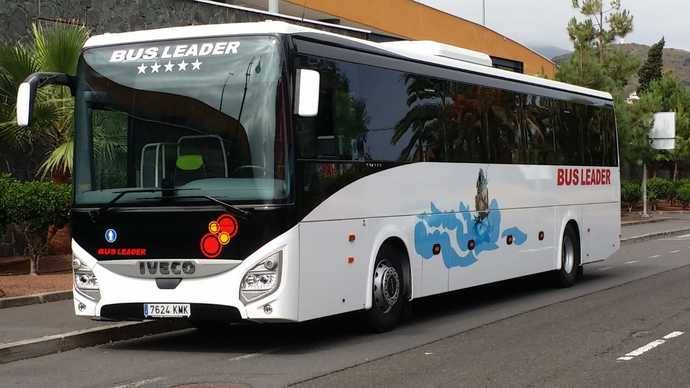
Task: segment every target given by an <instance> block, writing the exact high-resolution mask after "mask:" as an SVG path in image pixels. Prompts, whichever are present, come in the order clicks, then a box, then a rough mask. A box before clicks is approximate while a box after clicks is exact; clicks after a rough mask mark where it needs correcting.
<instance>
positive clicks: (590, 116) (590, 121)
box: [580, 106, 604, 166]
mask: <svg viewBox="0 0 690 388" xmlns="http://www.w3.org/2000/svg"><path fill="white" fill-rule="evenodd" d="M580 109H581V110H582V111H583V112H585V113H584V115H586V116H585V117H586V120H585V122H584V126H583V130H584V139H583V140H584V149H583V151H584V164H585V165H590V166H601V165H603V156H604V155H603V153H604V152H603V146H604V138H603V136H602V135H603V134H602V130H603V127H602V111H601V108H599V107H596V106H580Z"/></svg>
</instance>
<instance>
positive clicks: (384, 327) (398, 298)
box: [365, 256, 406, 333]
mask: <svg viewBox="0 0 690 388" xmlns="http://www.w3.org/2000/svg"><path fill="white" fill-rule="evenodd" d="M405 295H406V293H405V288H404V283H403V276H402V268H401V266H400V263H399V262H398V261H396V260H390V259H389V258H386V257H381V256H380V257H378V258H376V263H375V264H374V276H373V279H372V305H371V309H369V310H366V311H365V319H366V322H367V325H368V326H369V328H370V329H371V330H372V331H374V332H377V333H382V332H386V331H389V330H391V329H393V328H394V327H395V326H396V325H397V324H398V323H399V322H400V319H401V318H402V315H403V311H404V306H405V303H406V297H405Z"/></svg>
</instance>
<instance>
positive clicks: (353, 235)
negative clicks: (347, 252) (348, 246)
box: [347, 233, 357, 242]
mask: <svg viewBox="0 0 690 388" xmlns="http://www.w3.org/2000/svg"><path fill="white" fill-rule="evenodd" d="M356 239H357V236H355V234H354V233H350V234H349V235H348V236H347V241H349V242H353V241H355V240H356Z"/></svg>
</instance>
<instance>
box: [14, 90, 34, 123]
mask: <svg viewBox="0 0 690 388" xmlns="http://www.w3.org/2000/svg"><path fill="white" fill-rule="evenodd" d="M35 98H36V85H35V84H31V83H29V82H22V83H21V85H19V90H18V91H17V124H19V126H20V127H26V126H28V125H29V123H30V122H31V116H32V113H33V110H34V99H35Z"/></svg>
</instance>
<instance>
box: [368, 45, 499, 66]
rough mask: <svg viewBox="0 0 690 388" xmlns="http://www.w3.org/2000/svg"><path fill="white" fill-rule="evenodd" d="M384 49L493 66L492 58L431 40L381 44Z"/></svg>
mask: <svg viewBox="0 0 690 388" xmlns="http://www.w3.org/2000/svg"><path fill="white" fill-rule="evenodd" d="M379 44H380V45H381V46H382V47H384V48H386V49H389V50H391V51H399V52H402V53H409V54H417V55H427V56H436V57H443V58H448V59H454V60H456V61H463V62H470V63H474V64H477V65H483V66H489V67H491V66H493V62H492V61H491V57H489V56H488V55H486V54H484V53H480V52H478V51H472V50H467V49H464V48H460V47H455V46H451V45H449V44H444V43H438V42H434V41H431V40H403V41H396V42H384V43H379Z"/></svg>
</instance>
